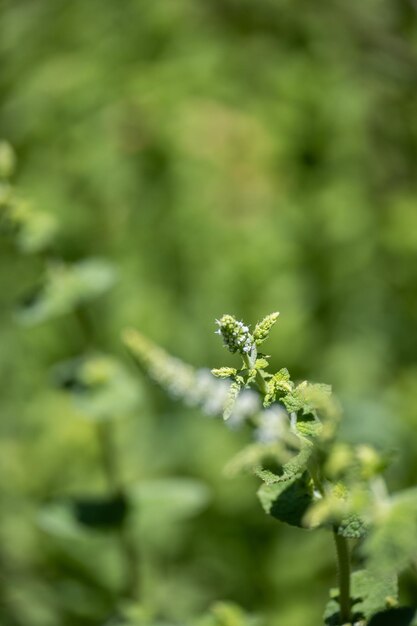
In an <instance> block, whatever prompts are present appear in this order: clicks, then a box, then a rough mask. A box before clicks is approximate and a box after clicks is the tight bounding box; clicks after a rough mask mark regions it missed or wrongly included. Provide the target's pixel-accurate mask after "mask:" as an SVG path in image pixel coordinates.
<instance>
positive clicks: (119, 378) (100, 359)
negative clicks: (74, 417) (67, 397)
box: [55, 354, 140, 420]
mask: <svg viewBox="0 0 417 626" xmlns="http://www.w3.org/2000/svg"><path fill="white" fill-rule="evenodd" d="M55 376H56V378H57V381H58V384H59V385H60V386H61V387H62V388H63V389H65V390H67V391H69V392H70V393H71V396H72V399H73V402H74V405H75V407H76V408H77V409H78V410H79V411H80V412H81V413H83V414H84V415H85V416H86V417H89V418H91V419H94V420H102V419H111V418H114V417H120V416H123V415H126V414H128V413H130V412H131V411H133V410H134V409H135V408H136V407H137V404H138V400H139V391H140V389H139V387H138V385H137V382H136V380H135V379H133V377H132V376H131V375H130V373H129V372H128V371H127V370H126V368H125V367H124V366H123V365H122V364H121V363H120V362H119V361H118V360H117V359H114V358H113V357H110V356H107V355H104V354H91V355H88V356H85V357H80V358H77V359H71V360H70V361H65V362H64V363H61V364H60V365H58V366H57V367H56V368H55Z"/></svg>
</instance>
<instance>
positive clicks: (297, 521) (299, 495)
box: [258, 473, 313, 527]
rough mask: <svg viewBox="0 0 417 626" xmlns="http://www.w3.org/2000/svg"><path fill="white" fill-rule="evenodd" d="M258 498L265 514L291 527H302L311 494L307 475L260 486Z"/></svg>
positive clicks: (310, 500)
mask: <svg viewBox="0 0 417 626" xmlns="http://www.w3.org/2000/svg"><path fill="white" fill-rule="evenodd" d="M258 497H259V499H260V501H261V504H262V506H263V509H264V511H265V512H266V513H268V514H269V515H272V517H275V518H276V519H278V520H280V521H281V522H286V523H287V524H290V525H291V526H299V527H303V523H302V522H303V518H304V516H305V513H306V511H307V509H308V507H309V506H310V504H311V502H312V499H313V493H312V486H311V482H310V480H309V479H308V476H307V473H304V474H303V475H301V476H294V477H293V478H290V479H288V480H286V481H283V482H278V483H274V484H269V485H267V484H265V485H262V486H261V487H260V489H259V490H258Z"/></svg>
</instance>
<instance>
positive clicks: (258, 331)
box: [253, 312, 279, 346]
mask: <svg viewBox="0 0 417 626" xmlns="http://www.w3.org/2000/svg"><path fill="white" fill-rule="evenodd" d="M278 316H279V313H278V312H276V313H271V314H270V315H267V316H266V317H264V319H263V320H262V321H261V322H258V323H257V324H256V326H255V330H254V331H253V338H254V339H255V343H256V345H257V346H259V345H260V344H261V343H263V342H264V341H265V339H266V338H267V337H268V335H269V331H270V330H271V328H272V327H273V325H274V324H275V322H276V321H277V319H278Z"/></svg>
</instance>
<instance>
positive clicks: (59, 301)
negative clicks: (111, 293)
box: [17, 259, 116, 325]
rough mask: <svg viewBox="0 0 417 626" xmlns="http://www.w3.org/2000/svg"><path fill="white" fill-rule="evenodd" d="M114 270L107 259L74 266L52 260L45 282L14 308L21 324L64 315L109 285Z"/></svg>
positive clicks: (32, 323)
mask: <svg viewBox="0 0 417 626" xmlns="http://www.w3.org/2000/svg"><path fill="white" fill-rule="evenodd" d="M115 280H116V272H115V270H114V268H113V266H112V265H111V264H110V263H108V262H107V261H103V260H100V259H87V260H85V261H80V262H79V263H75V264H74V265H65V264H64V263H54V264H53V265H51V266H49V268H48V271H47V274H46V277H45V281H44V284H43V286H42V287H41V289H39V290H38V291H37V292H36V293H35V295H34V296H32V297H31V298H30V300H29V301H28V302H27V303H26V304H24V305H23V306H22V307H21V308H20V310H19V311H18V314H17V317H18V319H19V320H20V321H21V322H22V323H23V324H28V325H34V324H38V323H40V322H44V321H46V320H48V319H50V318H53V317H56V316H59V315H64V314H66V313H69V312H70V311H73V310H74V309H76V308H77V307H78V306H79V305H80V304H82V303H84V302H87V301H88V300H92V299H94V298H96V297H98V296H100V295H102V294H103V293H105V292H106V291H107V290H108V289H109V288H110V287H112V286H113V284H114V282H115Z"/></svg>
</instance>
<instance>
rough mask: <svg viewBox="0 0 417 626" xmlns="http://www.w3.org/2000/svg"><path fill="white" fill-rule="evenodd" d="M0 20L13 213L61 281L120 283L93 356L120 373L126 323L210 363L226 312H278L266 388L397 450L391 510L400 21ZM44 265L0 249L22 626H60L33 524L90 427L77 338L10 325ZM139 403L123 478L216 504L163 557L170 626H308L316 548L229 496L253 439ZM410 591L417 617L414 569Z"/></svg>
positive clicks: (47, 15)
mask: <svg viewBox="0 0 417 626" xmlns="http://www.w3.org/2000/svg"><path fill="white" fill-rule="evenodd" d="M0 12H1V15H0V30H1V33H0V35H1V36H0V63H1V67H2V71H1V79H0V127H1V134H2V136H5V137H6V138H7V139H8V140H9V142H10V143H12V144H13V145H14V146H15V148H16V152H17V154H18V157H19V159H18V161H19V168H18V170H17V173H16V177H15V182H16V184H17V185H18V188H19V189H20V193H21V194H22V196H24V197H25V198H29V199H30V200H31V202H32V203H33V205H34V206H35V207H37V208H38V210H41V211H42V212H43V213H47V214H48V215H52V216H53V218H56V219H55V221H56V222H58V224H59V225H60V228H59V232H60V238H59V256H60V257H61V258H62V259H63V260H64V261H65V262H66V263H72V262H78V261H79V260H80V259H82V258H87V257H95V258H97V257H99V258H105V259H107V261H110V262H111V263H112V264H113V265H116V266H117V267H118V276H119V281H118V282H117V283H115V285H114V286H113V288H112V290H111V291H109V292H108V293H107V295H106V294H104V300H103V299H96V300H91V301H90V303H89V305H88V306H89V310H90V316H91V317H92V318H93V320H94V328H95V332H96V334H97V336H98V338H99V344H100V347H101V350H102V351H103V352H105V353H110V354H112V355H115V356H116V357H118V358H123V355H122V352H121V349H120V347H119V339H118V337H119V333H120V331H121V329H122V328H123V327H124V326H129V325H130V326H133V327H137V328H139V329H140V330H141V331H142V332H143V333H144V334H145V335H146V336H148V337H150V338H152V339H154V340H155V341H157V343H159V344H160V345H163V346H165V347H166V348H167V349H168V350H169V351H170V352H171V353H173V354H175V355H178V356H180V357H181V358H182V359H184V360H185V361H187V362H190V363H191V364H193V365H194V366H195V367H196V368H197V369H198V368H200V367H201V366H203V367H205V366H208V367H218V365H219V364H221V363H222V360H221V359H222V358H224V357H223V352H222V348H221V346H220V345H218V344H216V342H214V341H213V337H212V336H211V329H212V320H213V319H214V318H215V317H216V316H218V314H219V312H222V311H232V312H235V313H236V314H237V315H238V318H239V319H241V318H242V319H248V320H254V319H257V317H258V315H259V312H261V311H270V310H271V311H272V310H274V309H275V308H276V307H277V306H278V307H279V308H280V311H281V320H280V325H279V326H277V328H276V330H275V331H274V334H273V336H272V337H271V338H270V340H269V344H268V351H269V352H270V353H271V354H272V355H273V358H272V359H271V368H272V369H273V371H277V370H279V368H280V367H281V366H282V364H283V362H285V363H284V364H285V365H286V366H287V367H288V369H289V371H290V372H291V374H292V376H293V378H294V380H303V379H314V380H323V381H326V382H328V383H329V384H332V385H333V387H334V388H335V389H337V394H338V396H339V397H340V399H341V402H342V404H343V407H344V410H345V419H344V420H343V422H342V425H341V429H342V430H343V437H344V438H345V439H346V440H348V441H349V442H352V443H358V442H367V443H370V444H373V445H376V446H378V447H380V448H382V449H386V448H391V449H392V450H393V451H394V453H395V454H396V456H397V461H396V462H394V463H392V464H391V465H390V469H389V470H388V474H387V482H388V484H389V488H390V491H393V492H394V491H396V489H397V488H398V487H406V486H412V485H414V484H415V475H416V461H415V459H416V454H415V442H414V438H413V437H410V432H413V431H414V429H415V426H416V419H417V415H416V410H415V407H416V397H415V396H416V391H415V389H416V387H415V384H414V381H415V375H416V360H415V354H416V345H415V332H414V328H415V321H416V320H415V311H416V307H415V299H416V290H415V283H416V276H415V271H416V270H415V268H416V267H417V265H416V263H415V257H416V250H417V245H416V241H415V233H416V232H417V230H416V228H415V216H416V212H415V198H416V187H415V185H416V182H415V181H416V175H415V151H416V132H415V131H416V129H415V115H414V111H415V98H416V91H415V84H416V82H415V66H416V64H415V24H416V15H415V11H414V8H413V5H412V3H411V2H410V3H407V2H401V3H392V2H389V1H388V0H387V1H384V2H379V3H375V2H369V3H361V5H360V6H359V4H358V5H356V4H351V5H349V6H345V5H343V6H342V5H341V4H340V3H334V2H331V3H330V2H324V3H323V4H321V5H320V7H318V6H314V7H313V6H312V5H311V4H310V3H308V2H297V3H292V2H285V1H283V2H263V3H257V4H256V6H255V4H254V3H253V2H243V3H235V2H232V1H230V0H209V1H206V0H205V1H204V2H199V0H187V1H186V0H179V1H175V2H171V0H160V1H159V2H154V3H144V2H141V1H139V0H129V1H128V2H125V3H123V7H121V6H119V4H118V3H110V2H103V1H101V0H100V2H98V0H97V1H96V0H92V1H91V2H88V3H86V2H84V1H81V0H73V1H72V2H65V1H64V2H55V1H54V2H52V1H51V0H39V1H37V2H36V3H33V2H30V1H29V0H27V1H24V0H19V1H18V2H12V1H9V0H4V1H3V2H1V3H0ZM92 42H94V45H92ZM42 264H43V260H41V259H38V257H36V258H35V257H30V260H29V261H28V258H25V257H22V256H20V255H16V249H15V244H14V243H13V240H12V239H11V238H10V237H8V236H7V237H5V236H3V235H2V238H1V245H0V286H1V289H0V298H1V307H0V321H1V325H0V336H1V345H2V350H1V355H0V385H1V404H2V420H1V444H0V445H1V455H0V459H1V461H0V462H1V463H2V472H1V473H0V476H1V478H0V491H1V504H2V511H3V513H2V521H1V533H0V535H1V542H0V544H1V547H0V552H1V557H0V558H1V562H2V571H4V572H6V573H7V575H6V576H5V577H3V579H2V582H1V594H2V602H1V606H2V607H4V608H2V611H3V613H4V614H3V615H2V620H3V621H5V622H6V623H7V622H8V621H9V622H12V623H13V621H14V622H15V623H16V622H17V623H18V624H22V623H23V624H25V626H26V625H27V624H36V623H37V624H42V625H44V624H46V623H47V619H49V620H50V622H52V623H53V624H56V623H57V622H59V621H63V622H64V623H73V622H74V619H75V618H74V616H73V615H72V610H73V607H74V606H75V605H76V603H74V602H73V600H72V599H73V593H74V592H73V587H71V584H69V585H68V579H69V580H70V583H71V576H69V575H68V572H67V570H65V571H64V569H63V568H62V566H61V564H62V556H60V555H57V552H56V550H55V549H53V546H52V545H51V544H49V548H48V550H46V549H44V548H45V544H42V550H41V546H40V544H39V542H38V535H36V538H35V539H34V537H33V534H32V530H31V529H32V520H33V516H34V513H33V511H38V506H39V504H42V503H43V502H44V501H46V500H48V499H49V498H51V497H52V496H53V495H55V494H56V493H57V492H62V490H63V488H67V489H69V488H71V490H72V491H75V490H76V487H78V486H81V487H83V488H84V487H85V485H86V483H85V477H86V475H88V476H89V477H92V468H94V467H97V466H96V461H97V459H96V458H92V457H94V456H95V454H96V453H95V450H96V448H95V444H94V443H93V439H92V438H90V435H89V434H88V433H89V431H90V428H89V427H87V425H86V423H85V420H78V419H77V420H76V421H74V420H73V419H69V416H68V410H69V409H68V406H69V404H68V402H67V400H66V401H65V402H64V401H63V400H62V399H61V396H59V398H58V395H56V394H55V393H54V392H53V391H52V390H51V388H50V387H49V385H48V384H47V381H49V380H50V375H51V374H50V372H51V367H52V366H53V365H54V364H56V363H57V362H60V361H62V360H68V359H69V358H70V357H72V356H74V357H77V356H78V355H80V354H81V353H82V352H83V351H84V349H85V344H84V339H83V338H82V335H81V332H80V331H79V330H77V327H76V322H75V321H74V320H73V318H72V316H71V315H69V316H63V317H60V318H55V319H54V320H51V321H50V322H48V323H47V324H46V323H45V324H43V325H38V326H36V327H33V328H30V329H29V328H27V327H26V328H24V327H20V326H17V325H16V322H15V319H14V312H15V310H16V306H17V302H19V301H20V300H21V298H23V297H26V296H27V294H28V291H29V292H32V290H33V287H34V285H36V284H37V283H38V281H39V279H40V277H41V275H42V271H41V268H42ZM230 365H231V366H236V363H233V362H231V363H230ZM40 390H43V391H42V393H40ZM142 402H143V403H144V406H142V407H141V410H140V419H139V415H138V419H136V420H135V419H133V420H132V421H131V422H130V427H129V435H127V433H126V434H125V435H122V434H121V440H122V441H121V447H122V449H123V462H124V464H125V472H126V473H127V474H128V475H130V476H139V475H140V476H142V478H143V477H148V478H149V477H150V476H154V477H155V476H161V477H165V476H167V475H169V474H172V475H182V476H184V475H186V476H189V477H192V478H197V479H201V480H203V481H204V482H207V483H208V484H209V486H210V487H211V488H212V493H213V494H215V495H214V496H213V498H212V503H211V505H210V506H209V508H208V509H206V511H205V512H204V513H203V514H202V515H201V516H200V517H198V518H194V521H193V522H192V523H191V522H190V520H189V523H188V528H187V530H186V532H185V533H184V535H183V539H182V540H180V539H178V543H177V544H176V545H177V548H176V551H175V554H173V553H172V552H171V553H170V552H169V550H168V547H170V546H172V542H170V541H169V540H168V539H167V540H166V542H165V544H164V545H165V547H166V548H167V552H165V553H164V554H165V556H164V557H161V560H162V561H163V564H165V565H166V563H167V562H169V563H170V564H173V566H172V569H170V568H169V567H163V568H161V572H163V575H162V573H161V572H160V576H159V577H158V583H157V586H156V587H155V589H156V592H155V593H156V594H157V595H158V598H159V600H160V601H161V604H162V605H163V606H164V607H165V611H166V613H167V614H172V615H173V616H174V614H175V617H177V618H178V619H183V618H185V616H187V615H189V614H191V613H192V614H195V615H196V614H198V613H200V612H201V610H202V609H203V608H204V607H206V606H208V605H209V604H210V602H212V601H215V600H217V599H219V598H222V597H223V598H224V597H227V598H230V599H233V600H235V601H236V602H238V603H239V604H244V605H245V606H246V607H247V608H248V609H254V610H255V612H256V611H257V610H259V609H260V608H261V607H262V608H263V609H265V610H266V612H267V615H268V623H270V624H278V626H279V625H280V624H285V625H290V626H291V624H294V625H297V626H298V625H299V624H300V623H319V620H320V617H321V612H322V606H323V604H324V602H325V601H326V597H325V596H326V589H327V588H328V587H329V586H330V585H331V584H332V581H334V563H333V556H332V555H331V554H330V553H329V555H328V557H327V561H326V560H325V559H326V557H325V555H324V553H325V549H327V547H328V537H327V535H326V533H321V532H320V531H318V532H317V533H301V531H299V530H297V529H292V528H290V527H286V526H284V525H280V524H274V523H273V520H268V519H267V518H265V519H264V517H263V516H262V511H260V509H259V508H258V506H257V503H256V501H255V499H254V498H253V491H254V489H255V485H256V481H255V479H252V478H250V477H246V476H243V477H242V476H241V477H238V478H237V479H235V480H233V481H228V480H225V479H224V476H223V474H222V472H221V468H222V467H223V466H224V465H226V463H227V460H228V459H230V458H231V457H233V455H234V453H236V452H237V451H238V450H239V449H241V448H242V447H243V445H244V444H245V443H246V442H247V439H248V436H247V433H245V431H244V430H240V431H237V432H232V431H230V430H229V429H227V428H224V427H223V425H222V424H221V421H220V420H204V419H196V415H197V413H199V410H198V409H196V408H194V407H190V408H187V409H185V408H184V407H183V406H182V405H181V404H179V403H172V402H171V401H168V400H167V399H166V398H165V396H164V395H162V394H160V393H159V392H158V390H157V389H155V388H154V387H152V386H149V387H145V388H144V390H143V397H142ZM71 414H72V413H71ZM67 416H68V419H67ZM126 424H127V422H126ZM120 426H121V430H122V431H123V430H124V427H123V426H122V425H121V423H120ZM130 428H131V430H130ZM87 431H88V432H87ZM201 441H204V445H203V447H201V446H200V445H197V444H198V443H199V442H201ZM184 449H186V450H187V455H186V456H185V455H184ZM155 450H163V452H158V453H156V452H155ZM197 450H198V453H197ZM398 451H401V452H400V453H399V452H398ZM29 468H30V471H28V469H29ZM28 511H30V514H28ZM32 514H33V515H32ZM208 529H210V532H208ZM213 529H214V531H213ZM177 536H178V535H177ZM185 537H186V540H185ZM45 541H46V540H45ZM161 543H162V539H160V541H159V545H161ZM197 546H198V547H197ZM102 553H103V554H105V553H106V551H105V550H104V549H103V551H102ZM196 554H198V555H199V562H200V563H201V565H197V566H196V565H195V563H196V558H195V555H196ZM318 555H319V556H320V557H322V556H324V559H323V560H320V559H319V558H317V556H318ZM281 562H285V568H280V567H277V563H281ZM57 572H59V574H57ZM178 572H181V575H179V573H178ZM52 578H53V580H54V583H55V589H54V594H53V597H52V594H51V593H50V592H49V588H50V587H49V583H50V580H51V579H52ZM17 580H18V581H19V585H16V584H14V581H17ZM312 581H313V582H312ZM57 589H60V590H61V592H60V593H59V594H58V593H57ZM17 590H18V591H17ZM77 593H78V592H77ZM402 593H403V595H404V603H407V602H409V601H411V600H412V599H413V598H414V597H415V595H416V589H415V578H414V573H413V570H412V569H409V570H408V571H407V573H406V574H405V575H404V578H403V585H402ZM173 597H175V599H176V601H175V603H172V601H171V599H172V598H173ZM4 598H6V600H7V601H6V602H4ZM57 598H62V600H61V599H59V601H58V602H57ZM68 598H69V599H68ZM50 613H51V614H52V616H51V617H49V618H47V615H48V614H50ZM77 619H79V617H77ZM12 620H13V621H12ZM85 620H86V621H87V623H88V622H89V623H96V622H97V615H96V614H95V615H93V616H90V618H87V617H86V618H85Z"/></svg>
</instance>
